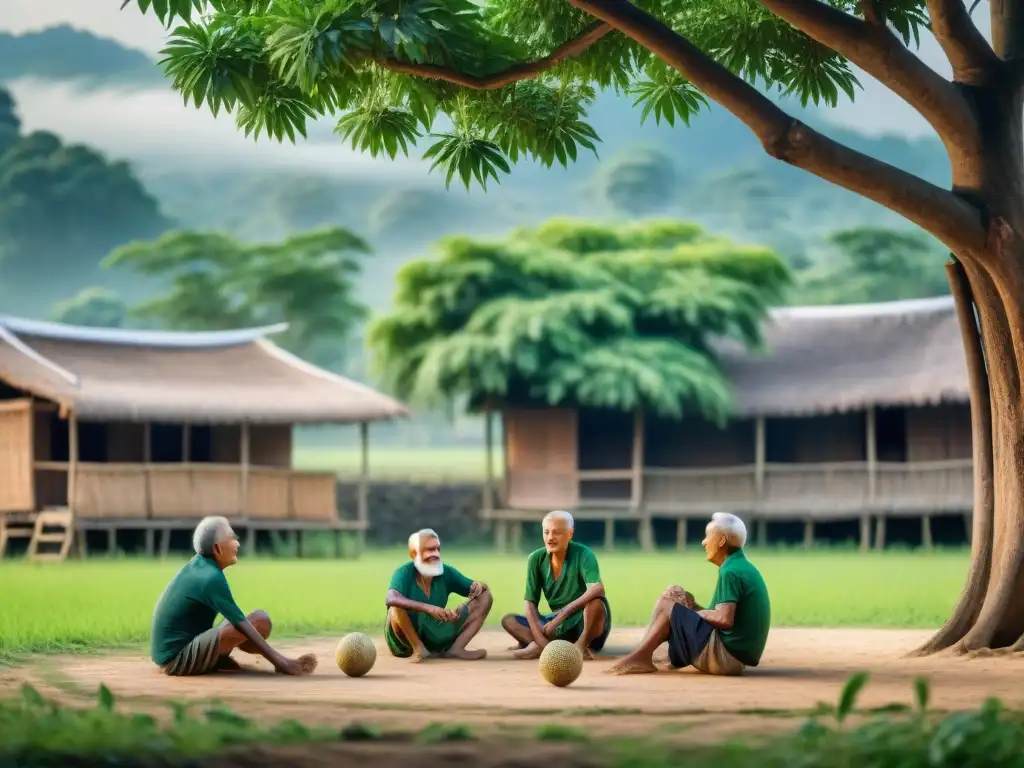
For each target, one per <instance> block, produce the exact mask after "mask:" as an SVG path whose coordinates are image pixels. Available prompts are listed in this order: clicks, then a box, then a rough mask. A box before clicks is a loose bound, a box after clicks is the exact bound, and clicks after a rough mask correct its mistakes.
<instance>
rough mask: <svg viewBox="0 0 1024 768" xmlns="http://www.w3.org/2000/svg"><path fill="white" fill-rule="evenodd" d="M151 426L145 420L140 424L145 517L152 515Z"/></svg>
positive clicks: (148, 517)
mask: <svg viewBox="0 0 1024 768" xmlns="http://www.w3.org/2000/svg"><path fill="white" fill-rule="evenodd" d="M152 463H153V427H152V425H151V424H150V423H149V422H148V421H147V422H146V423H145V424H143V425H142V474H143V476H144V477H143V487H144V488H145V494H146V509H145V516H146V519H147V520H148V519H150V518H152V517H153V467H152Z"/></svg>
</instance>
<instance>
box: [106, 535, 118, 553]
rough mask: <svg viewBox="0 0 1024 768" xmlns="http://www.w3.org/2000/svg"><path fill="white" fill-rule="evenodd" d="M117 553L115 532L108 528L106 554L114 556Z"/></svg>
mask: <svg viewBox="0 0 1024 768" xmlns="http://www.w3.org/2000/svg"><path fill="white" fill-rule="evenodd" d="M116 552H117V530H116V529H115V528H110V529H108V530H107V554H108V555H114V554H115V553H116Z"/></svg>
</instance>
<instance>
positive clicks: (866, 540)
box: [860, 406, 878, 551]
mask: <svg viewBox="0 0 1024 768" xmlns="http://www.w3.org/2000/svg"><path fill="white" fill-rule="evenodd" d="M865 421H866V426H867V435H866V443H867V460H868V508H867V509H866V510H865V514H864V515H863V516H862V517H861V521H860V548H861V551H866V550H868V549H869V548H870V546H871V513H872V512H874V511H875V505H876V503H877V499H876V497H877V492H878V436H877V430H876V421H875V408H874V406H871V407H869V408H868V409H867V412H866V414H865Z"/></svg>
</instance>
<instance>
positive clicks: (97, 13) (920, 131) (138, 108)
mask: <svg viewBox="0 0 1024 768" xmlns="http://www.w3.org/2000/svg"><path fill="white" fill-rule="evenodd" d="M120 6H121V0H0V30H5V31H11V32H24V31H28V30H36V29H41V28H44V27H47V26H53V25H56V24H62V23H66V24H71V25H72V26H76V27H79V28H82V29H87V30H90V31H92V32H94V33H96V34H99V35H103V36H106V37H110V38H113V39H116V40H118V41H120V42H122V43H124V44H125V45H127V46H130V47H133V48H138V49H141V50H144V51H147V52H149V53H151V54H155V53H156V52H157V51H158V50H159V49H160V48H161V45H162V42H163V39H164V35H165V31H164V30H163V28H162V26H161V25H160V23H159V21H158V20H157V19H156V17H155V16H153V15H147V16H143V15H142V14H140V13H139V12H138V8H137V7H136V6H135V4H134V3H132V5H129V6H128V7H127V8H125V9H124V10H120ZM987 6H988V3H987V0H985V1H984V2H982V3H981V5H980V6H979V7H978V9H977V10H976V11H975V13H974V18H975V20H976V22H977V23H978V26H979V27H980V28H981V29H982V32H983V33H984V34H985V35H986V36H988V33H989V25H988V7H987ZM918 55H919V56H921V58H922V59H923V60H924V61H925V62H926V63H928V65H929V66H931V67H932V68H934V69H936V70H937V71H938V72H940V73H942V74H943V75H945V76H947V77H948V76H949V74H950V68H949V65H948V62H947V61H946V60H945V57H944V56H943V54H942V51H941V49H940V48H939V46H938V44H937V43H936V42H935V40H934V39H933V38H931V37H930V36H928V37H927V38H926V39H922V42H921V48H920V50H919V51H918ZM860 80H861V82H862V84H863V85H864V92H863V93H860V94H858V96H857V100H856V103H849V102H843V103H841V105H840V106H839V107H837V108H836V109H834V110H832V112H831V116H832V120H833V121H834V122H835V123H837V124H839V125H842V126H844V127H849V128H854V129H858V130H861V131H864V132H867V133H871V134H879V133H899V134H904V135H908V136H922V135H929V134H931V129H930V127H929V126H928V125H927V124H926V123H925V122H924V120H923V118H921V117H920V115H918V114H917V113H916V112H915V111H914V110H913V109H912V108H911V107H909V106H908V105H906V104H905V103H904V102H903V101H902V100H901V99H900V98H899V97H897V96H895V95H894V94H892V93H891V92H890V91H889V90H888V89H886V88H885V87H884V86H882V85H881V84H880V83H878V82H876V81H874V80H873V79H872V78H870V77H868V76H867V75H864V74H863V73H860ZM12 90H13V91H14V95H15V97H16V98H17V100H18V104H19V111H20V113H21V116H22V118H23V120H24V122H25V124H26V127H28V128H30V129H32V128H41V127H46V128H48V129H49V130H52V131H54V132H56V133H59V134H61V135H63V136H65V137H66V138H68V139H71V140H74V141H84V142H88V143H90V144H93V145H96V146H99V147H101V148H104V149H108V150H113V149H118V150H119V151H120V152H122V153H123V154H126V155H128V156H131V155H134V154H139V153H144V154H146V155H151V154H152V153H153V152H161V151H162V152H164V153H166V155H167V156H168V157H169V158H173V157H174V156H175V155H176V154H177V153H178V151H179V150H180V151H181V152H182V153H183V152H184V151H185V148H186V147H188V149H189V152H190V153H191V154H192V155H193V156H194V155H195V153H196V148H197V147H199V148H200V151H201V152H205V153H207V154H208V155H209V157H211V158H217V159H218V160H219V161H220V162H225V163H228V162H231V161H232V160H236V161H238V162H246V161H247V160H251V159H254V157H255V156H257V155H258V157H259V160H260V162H264V163H280V164H283V165H292V166H295V167H296V169H299V168H305V167H309V166H315V167H317V168H320V169H324V167H325V166H326V167H327V169H329V168H331V167H333V166H335V165H337V167H338V168H339V169H340V170H343V171H345V172H349V173H364V172H365V173H372V174H374V175H375V176H376V175H379V174H381V173H384V174H398V175H405V174H407V173H408V172H409V170H410V169H411V168H415V167H416V166H417V165H419V163H418V162H415V161H409V162H408V163H397V164H396V163H394V162H391V161H386V160H373V159H371V158H368V157H362V156H360V155H358V154H356V153H354V152H352V151H351V150H349V149H347V148H346V147H343V146H341V145H340V142H338V141H336V140H333V141H332V140H331V139H330V138H328V140H327V142H328V143H323V144H307V145H305V146H299V147H293V146H290V145H285V146H281V145H274V144H268V143H266V142H264V144H263V145H261V146H259V147H257V146H255V145H254V144H253V143H252V141H251V140H249V139H246V138H245V137H244V136H243V135H242V134H241V133H239V132H237V131H236V130H235V127H234V124H233V122H232V120H231V119H230V118H225V117H223V116H222V117H221V118H219V119H215V118H213V117H212V116H211V115H210V114H209V113H208V112H207V111H206V110H205V108H204V109H203V110H199V111H197V110H195V109H194V108H192V107H190V106H189V107H186V106H185V105H184V104H183V103H182V101H181V99H180V97H178V96H177V95H176V94H174V93H172V92H169V91H162V90H152V91H148V92H140V93H135V94H133V95H132V97H131V98H130V99H127V98H125V96H124V94H122V93H116V92H102V91H100V92H96V93H92V94H90V95H87V96H83V95H81V94H80V93H79V94H75V95H74V96H72V94H71V93H70V92H69V91H68V89H65V88H62V87H59V86H46V87H40V86H39V84H38V83H20V84H15V86H14V88H12ZM623 119H636V116H635V115H624V116H623ZM420 172H421V171H417V173H420Z"/></svg>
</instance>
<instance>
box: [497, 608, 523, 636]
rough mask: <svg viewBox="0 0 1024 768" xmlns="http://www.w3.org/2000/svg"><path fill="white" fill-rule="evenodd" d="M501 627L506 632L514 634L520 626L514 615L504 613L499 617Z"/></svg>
mask: <svg viewBox="0 0 1024 768" xmlns="http://www.w3.org/2000/svg"><path fill="white" fill-rule="evenodd" d="M501 626H502V628H503V629H504V630H505V631H506V632H510V633H512V634H515V632H516V631H517V630H518V628H519V627H520V626H522V625H521V624H520V623H519V620H518V619H517V618H516V615H515V614H514V613H506V614H505V615H504V616H502V617H501Z"/></svg>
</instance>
